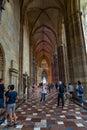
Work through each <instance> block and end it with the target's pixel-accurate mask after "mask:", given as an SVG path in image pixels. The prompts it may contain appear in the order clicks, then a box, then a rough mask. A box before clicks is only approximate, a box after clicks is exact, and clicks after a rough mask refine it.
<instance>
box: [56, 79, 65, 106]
mask: <svg viewBox="0 0 87 130" xmlns="http://www.w3.org/2000/svg"><path fill="white" fill-rule="evenodd" d="M64 92H65V86H64V85H63V84H62V82H61V81H59V84H58V104H57V107H59V104H60V99H61V101H62V108H63V107H64Z"/></svg>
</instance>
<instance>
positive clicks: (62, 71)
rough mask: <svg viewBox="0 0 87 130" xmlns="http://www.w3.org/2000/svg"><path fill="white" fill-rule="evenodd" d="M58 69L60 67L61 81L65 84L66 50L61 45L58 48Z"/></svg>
mask: <svg viewBox="0 0 87 130" xmlns="http://www.w3.org/2000/svg"><path fill="white" fill-rule="evenodd" d="M57 50H58V67H59V80H60V81H62V82H65V81H66V80H65V66H64V64H65V63H64V48H63V45H62V44H60V45H59V46H58V49H57Z"/></svg>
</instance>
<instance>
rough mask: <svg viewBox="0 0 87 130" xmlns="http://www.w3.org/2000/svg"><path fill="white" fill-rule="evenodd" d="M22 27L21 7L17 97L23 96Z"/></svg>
mask: <svg viewBox="0 0 87 130" xmlns="http://www.w3.org/2000/svg"><path fill="white" fill-rule="evenodd" d="M23 25H24V19H23V15H22V7H20V41H19V86H18V92H19V95H23Z"/></svg>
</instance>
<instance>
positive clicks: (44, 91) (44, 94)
mask: <svg viewBox="0 0 87 130" xmlns="http://www.w3.org/2000/svg"><path fill="white" fill-rule="evenodd" d="M46 94H47V87H46V85H45V84H43V86H42V91H41V99H40V102H43V103H45V100H46Z"/></svg>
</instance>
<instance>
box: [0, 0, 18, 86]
mask: <svg viewBox="0 0 87 130" xmlns="http://www.w3.org/2000/svg"><path fill="white" fill-rule="evenodd" d="M19 34H20V6H19V0H10V2H9V3H8V2H6V4H5V10H3V11H2V19H1V24H0V43H1V45H2V47H3V49H4V53H5V83H6V86H7V85H8V84H9V83H10V74H9V69H10V68H11V60H14V61H15V63H16V66H15V69H18V67H19Z"/></svg>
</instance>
